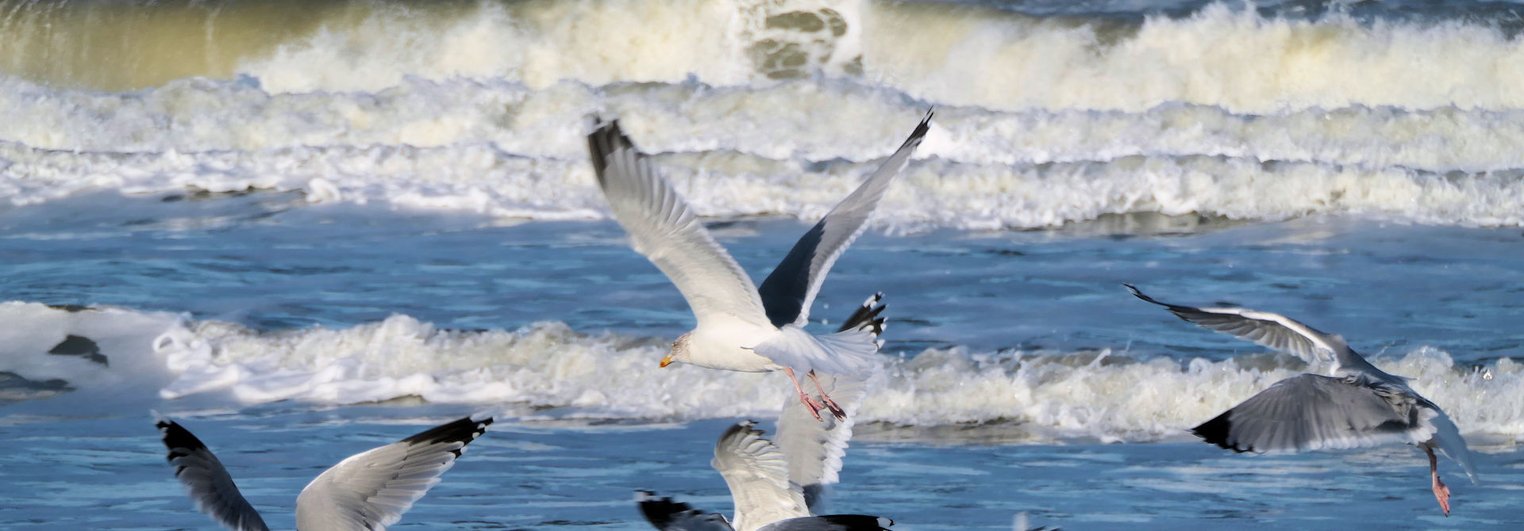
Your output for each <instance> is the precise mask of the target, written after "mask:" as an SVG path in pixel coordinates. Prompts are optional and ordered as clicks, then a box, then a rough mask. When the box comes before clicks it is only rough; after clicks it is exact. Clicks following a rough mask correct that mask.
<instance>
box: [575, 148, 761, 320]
mask: <svg viewBox="0 0 1524 531" xmlns="http://www.w3.org/2000/svg"><path fill="white" fill-rule="evenodd" d="M587 146H588V153H589V154H590V155H591V156H592V160H593V170H594V171H596V172H597V174H598V186H599V187H601V188H602V189H603V195H604V196H605V197H607V198H608V201H609V208H610V210H612V211H613V212H614V219H616V220H618V221H619V224H620V225H623V226H624V230H625V232H628V233H629V234H630V243H631V244H632V246H633V247H634V248H635V251H636V252H638V253H640V254H642V255H645V257H646V258H647V259H649V260H651V263H653V264H656V267H657V268H658V269H661V272H662V273H665V274H666V275H667V278H669V279H671V280H672V284H674V285H676V286H677V290H678V291H680V292H682V294H683V298H684V299H687V301H688V306H689V307H691V308H692V309H693V315H694V317H697V318H698V321H699V323H701V326H702V323H704V322H705V321H714V320H717V319H739V320H740V321H742V322H745V323H748V324H753V325H758V326H769V327H770V326H771V324H770V323H769V322H768V320H767V314H766V312H765V311H764V310H763V307H762V299H761V298H760V297H759V296H758V295H757V287H756V285H755V284H753V283H752V281H751V277H750V276H747V275H746V271H745V270H743V269H741V266H740V265H737V264H736V261H735V259H734V258H731V257H730V254H729V253H727V252H725V249H724V248H723V247H720V244H718V243H716V242H715V241H714V238H713V237H711V236H710V235H709V231H708V230H706V229H705V228H704V224H703V223H701V222H700V221H699V218H698V216H696V215H694V213H693V210H692V209H690V208H688V203H686V202H684V201H683V198H682V197H681V196H679V195H677V191H675V190H673V189H672V187H671V186H670V185H668V184H667V180H666V179H663V178H662V177H661V176H660V175H658V174H657V173H656V170H655V168H653V167H652V166H651V161H650V160H648V159H647V158H646V156H645V155H644V154H642V153H640V152H639V151H636V150H635V145H634V144H632V143H630V139H629V137H627V136H625V135H624V132H622V131H620V130H619V122H618V121H612V122H609V123H607V124H603V125H602V126H601V127H599V128H598V129H597V130H595V131H593V132H592V134H590V135H588V136H587Z"/></svg>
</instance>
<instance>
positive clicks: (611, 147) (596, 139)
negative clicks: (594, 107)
mask: <svg viewBox="0 0 1524 531" xmlns="http://www.w3.org/2000/svg"><path fill="white" fill-rule="evenodd" d="M594 120H595V121H594V124H593V132H591V133H588V134H587V154H588V156H589V157H591V159H592V162H593V171H594V173H595V174H597V176H598V183H599V184H600V185H601V184H603V172H604V170H606V169H607V168H608V167H609V156H610V155H612V154H613V153H614V152H615V151H618V150H621V149H629V150H634V149H635V144H634V143H633V142H630V137H629V136H626V135H625V134H624V130H623V129H620V128H619V120H618V119H617V118H616V119H613V120H609V121H607V122H602V121H601V120H602V118H600V117H594Z"/></svg>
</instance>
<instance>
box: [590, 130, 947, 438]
mask: <svg viewBox="0 0 1524 531" xmlns="http://www.w3.org/2000/svg"><path fill="white" fill-rule="evenodd" d="M931 117H932V112H931V111H927V113H926V116H925V118H923V119H922V120H921V123H920V124H919V125H917V126H916V128H915V130H914V131H913V132H911V134H910V137H909V138H907V139H906V140H905V142H904V143H903V144H901V145H900V148H899V150H897V151H895V152H894V154H893V155H890V156H889V158H888V159H887V160H885V161H884V163H883V164H882V165H881V166H879V168H878V170H876V171H874V172H873V174H872V175H870V176H869V177H868V179H867V180H866V181H864V182H863V184H862V185H860V186H858V188H857V189H856V190H854V191H853V192H852V193H851V194H850V195H848V196H847V197H846V199H843V200H842V201H841V202H840V203H838V204H837V205H836V207H835V208H833V209H831V211H830V212H829V213H827V214H826V215H825V217H824V218H822V219H821V220H820V222H819V223H816V224H815V225H814V226H813V227H811V228H810V229H809V230H808V231H806V232H805V234H804V236H803V237H801V238H800V239H799V242H798V243H795V244H794V248H793V249H791V250H790V251H789V253H788V255H787V256H784V258H783V261H782V262H780V263H779V264H778V267H777V268H776V269H774V270H773V272H772V274H770V275H768V277H767V279H766V280H763V281H762V285H761V287H760V288H759V287H757V286H756V285H755V284H753V283H752V280H751V277H750V276H748V275H747V274H746V270H744V269H741V266H740V265H739V264H737V263H736V261H735V259H734V258H731V256H730V254H729V253H727V252H725V249H724V248H723V247H721V246H720V245H719V244H718V243H716V242H715V240H714V238H713V237H712V236H710V235H709V231H708V230H705V228H704V225H703V223H702V222H701V221H700V220H699V218H698V216H697V215H695V214H694V213H693V209H692V208H690V207H689V206H688V204H687V203H686V202H685V201H683V198H682V197H681V196H679V195H678V194H677V191H676V190H674V189H673V188H672V186H671V185H670V184H668V183H667V181H666V179H664V178H662V177H661V175H659V174H658V173H657V172H656V168H655V167H654V166H653V165H652V164H651V161H650V159H649V158H647V157H646V155H645V154H643V153H641V152H639V151H638V150H636V149H635V145H634V144H632V143H631V142H630V139H629V137H627V136H625V134H624V132H622V131H620V129H619V122H618V121H617V120H616V121H611V122H608V123H606V124H603V125H601V126H599V127H598V128H597V129H596V130H595V131H593V132H592V134H590V135H588V137H587V143H588V152H589V154H590V155H591V156H592V163H593V169H594V171H595V172H596V173H597V177H598V186H599V187H600V188H602V189H603V194H604V196H605V197H607V198H608V202H609V207H610V209H611V210H612V211H613V214H614V219H615V220H617V221H618V222H619V224H620V225H622V226H624V229H625V231H626V232H628V233H629V235H630V242H631V245H632V246H633V247H634V248H635V251H636V252H639V253H640V254H642V255H645V257H646V258H647V259H649V260H650V261H651V262H652V263H653V264H656V267H657V268H658V269H660V270H661V271H662V273H665V274H666V275H667V278H669V279H671V280H672V283H673V284H675V285H676V286H677V289H678V291H680V292H682V294H683V298H684V299H686V300H687V301H688V306H689V307H690V308H692V310H693V314H694V317H695V318H697V321H698V326H697V327H695V328H694V329H693V330H691V331H689V332H687V333H685V334H683V335H681V336H679V337H678V338H677V340H676V341H674V342H673V343H672V349H671V351H670V352H669V353H668V354H667V355H666V357H664V358H662V360H661V366H662V367H666V366H668V365H670V364H672V363H676V362H681V363H689V364H693V365H698V366H700V367H708V368H711V369H723V370H731V371H743V372H768V371H776V370H782V371H783V372H784V373H786V374H788V377H789V380H791V381H792V382H793V384H794V390H795V391H796V392H798V394H799V401H800V402H802V403H803V404H805V406H806V407H808V408H809V409H810V413H811V414H812V415H813V416H814V417H815V418H817V419H819V418H820V410H821V409H829V410H830V411H831V413H832V414H833V415H835V416H836V417H837V418H838V419H842V418H845V416H846V413H845V412H844V411H843V410H842V409H841V407H840V406H838V405H837V404H836V402H835V401H834V400H832V399H831V397H830V396H829V395H828V394H826V393H825V392H824V390H823V389H822V388H821V385H820V381H819V379H818V378H819V377H818V375H817V373H824V374H835V375H842V376H858V375H862V374H864V373H867V372H869V371H871V370H872V369H873V367H874V366H875V363H874V361H875V360H874V355H875V354H877V352H878V343H877V340H876V338H875V337H873V336H872V335H871V334H869V333H866V332H863V331H861V330H855V329H854V330H847V331H843V332H837V333H835V334H829V335H815V334H811V333H810V332H807V331H805V330H804V325H805V324H806V323H808V322H809V316H810V306H811V304H812V303H813V302H814V300H815V295H816V294H817V293H818V292H819V291H820V285H821V283H822V282H824V281H825V277H826V274H827V273H828V272H830V270H831V265H832V264H834V263H835V262H836V259H837V258H838V257H840V256H841V253H842V252H843V251H845V250H846V248H847V246H848V245H851V243H852V241H853V240H855V239H856V238H857V236H858V235H859V234H861V233H862V231H863V229H864V227H865V223H866V222H867V221H868V217H869V216H870V215H871V214H872V213H873V209H874V207H875V206H877V205H878V202H879V199H881V198H882V197H883V196H884V192H885V191H886V190H888V188H889V184H890V183H891V182H892V181H893V180H894V177H895V175H897V174H899V172H900V170H901V169H903V168H904V167H905V164H906V163H907V162H908V161H909V160H910V156H911V154H913V153H914V152H915V149H916V147H917V146H920V145H921V140H922V139H923V138H925V136H926V132H927V131H928V130H929V126H930V121H931ZM796 372H804V373H806V374H808V376H809V377H810V378H811V380H812V381H814V382H815V386H816V389H817V390H820V391H821V392H820V394H819V400H816V399H815V398H813V397H812V396H811V394H810V393H807V392H805V390H804V388H803V387H802V386H801V385H800V384H799V378H798V377H797V376H796V374H795V373H796Z"/></svg>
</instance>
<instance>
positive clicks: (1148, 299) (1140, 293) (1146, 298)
mask: <svg viewBox="0 0 1524 531" xmlns="http://www.w3.org/2000/svg"><path fill="white" fill-rule="evenodd" d="M1122 287H1125V288H1127V291H1130V292H1132V296H1134V297H1137V298H1139V299H1142V300H1143V302H1151V303H1154V304H1157V305H1160V306H1165V307H1168V306H1172V305H1170V304H1165V303H1162V302H1159V301H1157V300H1154V298H1153V297H1150V296H1148V294H1146V293H1143V290H1140V289H1138V287H1137V286H1134V285H1132V284H1128V283H1126V282H1123V283H1122Z"/></svg>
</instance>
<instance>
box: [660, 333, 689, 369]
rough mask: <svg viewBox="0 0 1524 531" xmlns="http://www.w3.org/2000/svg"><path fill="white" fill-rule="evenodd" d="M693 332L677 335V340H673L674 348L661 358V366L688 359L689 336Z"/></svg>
mask: <svg viewBox="0 0 1524 531" xmlns="http://www.w3.org/2000/svg"><path fill="white" fill-rule="evenodd" d="M691 334H692V332H689V333H687V334H683V335H680V336H677V341H673V342H672V350H671V351H669V352H667V355H666V356H665V357H663V358H662V359H661V366H662V367H663V368H665V367H666V366H668V365H671V364H673V363H676V362H679V361H688V336H689V335H691Z"/></svg>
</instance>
